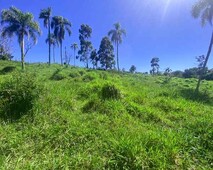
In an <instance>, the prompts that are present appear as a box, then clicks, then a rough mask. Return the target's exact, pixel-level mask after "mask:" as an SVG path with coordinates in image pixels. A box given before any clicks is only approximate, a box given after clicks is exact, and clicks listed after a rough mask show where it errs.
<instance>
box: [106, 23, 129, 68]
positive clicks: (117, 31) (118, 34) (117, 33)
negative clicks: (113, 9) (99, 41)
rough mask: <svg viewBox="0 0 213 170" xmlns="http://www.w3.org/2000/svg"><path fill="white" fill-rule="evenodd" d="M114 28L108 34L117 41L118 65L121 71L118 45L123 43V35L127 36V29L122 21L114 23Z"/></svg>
mask: <svg viewBox="0 0 213 170" xmlns="http://www.w3.org/2000/svg"><path fill="white" fill-rule="evenodd" d="M114 27H115V28H114V29H112V30H110V31H109V32H108V36H110V37H111V41H112V42H113V43H115V46H116V49H117V67H118V71H120V68H119V58H118V46H119V45H120V44H121V43H122V36H123V35H124V36H126V31H125V30H124V29H122V28H121V25H120V23H115V24H114Z"/></svg>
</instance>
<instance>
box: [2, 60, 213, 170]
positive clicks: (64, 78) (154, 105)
mask: <svg viewBox="0 0 213 170" xmlns="http://www.w3.org/2000/svg"><path fill="white" fill-rule="evenodd" d="M0 70H1V74H0V169H8V170H11V169H20V170H22V169H116V170H117V169H133V170H134V169H190V170H197V169H205V170H206V169H213V82H210V81H209V82H208V81H204V82H203V83H202V85H201V92H200V93H199V94H194V88H195V85H196V82H197V80H196V79H180V78H171V79H170V80H169V79H168V78H167V77H164V76H154V77H153V76H149V75H142V74H128V73H116V72H110V71H96V70H86V69H83V68H73V67H70V66H69V67H62V66H59V65H52V66H50V67H49V66H48V65H45V64H28V65H26V71H25V72H24V73H23V72H22V71H21V69H20V63H15V62H6V61H0Z"/></svg>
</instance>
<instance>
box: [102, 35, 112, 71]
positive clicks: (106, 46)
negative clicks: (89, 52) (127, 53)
mask: <svg viewBox="0 0 213 170" xmlns="http://www.w3.org/2000/svg"><path fill="white" fill-rule="evenodd" d="M113 52H114V48H113V45H112V43H111V41H110V40H109V38H108V37H104V38H103V39H102V40H101V44H100V48H99V51H98V55H99V59H100V64H101V67H102V68H105V69H106V70H107V69H112V68H113V67H114V65H115V60H114V54H113Z"/></svg>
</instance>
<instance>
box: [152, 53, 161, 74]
mask: <svg viewBox="0 0 213 170" xmlns="http://www.w3.org/2000/svg"><path fill="white" fill-rule="evenodd" d="M159 61H160V59H159V58H157V57H154V58H152V60H151V67H152V70H150V73H151V74H153V75H154V74H158V73H159V67H160V66H159V64H158V63H159Z"/></svg>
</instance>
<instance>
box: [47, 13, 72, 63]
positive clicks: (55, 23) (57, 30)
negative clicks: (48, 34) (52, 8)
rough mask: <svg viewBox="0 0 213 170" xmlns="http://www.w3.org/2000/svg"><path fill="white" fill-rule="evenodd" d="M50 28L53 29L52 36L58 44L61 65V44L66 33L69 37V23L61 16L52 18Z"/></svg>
mask: <svg viewBox="0 0 213 170" xmlns="http://www.w3.org/2000/svg"><path fill="white" fill-rule="evenodd" d="M51 27H52V28H53V29H54V35H55V37H56V38H57V40H58V42H59V44H60V56H61V65H63V58H62V55H63V52H62V43H63V40H64V36H65V33H66V32H67V33H68V35H69V36H70V35H71V22H70V21H68V20H67V19H65V18H63V17H62V16H54V17H53V18H52V21H51Z"/></svg>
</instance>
